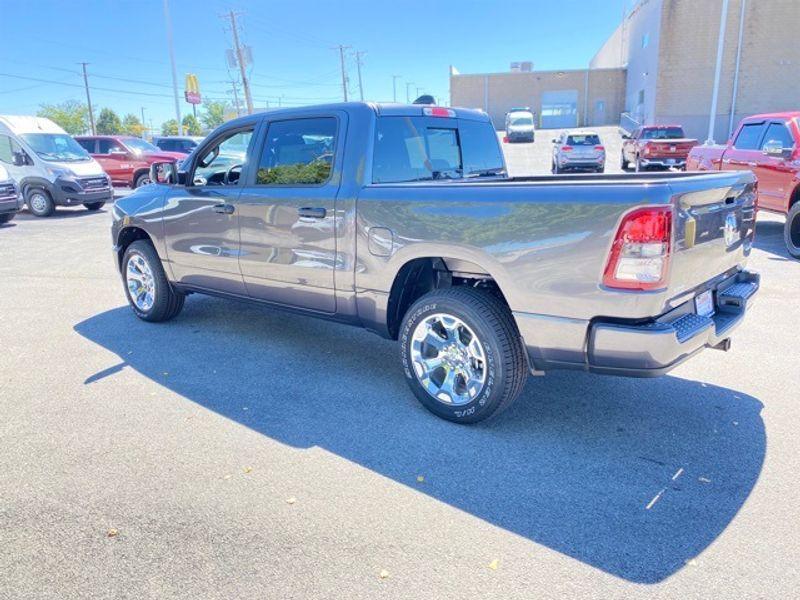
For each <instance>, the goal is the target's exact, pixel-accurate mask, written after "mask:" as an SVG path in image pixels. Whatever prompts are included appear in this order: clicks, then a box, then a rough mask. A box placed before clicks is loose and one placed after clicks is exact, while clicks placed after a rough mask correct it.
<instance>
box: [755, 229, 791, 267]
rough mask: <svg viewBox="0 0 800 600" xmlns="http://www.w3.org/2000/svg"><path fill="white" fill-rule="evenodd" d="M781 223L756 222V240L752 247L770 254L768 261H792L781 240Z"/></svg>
mask: <svg viewBox="0 0 800 600" xmlns="http://www.w3.org/2000/svg"><path fill="white" fill-rule="evenodd" d="M783 227H784V225H783V221H772V220H770V221H766V220H759V221H757V222H756V239H755V241H754V242H753V246H754V247H756V248H758V249H759V250H762V251H764V252H767V253H769V254H772V255H773V256H771V257H769V260H780V261H783V260H785V261H793V260H795V259H794V258H792V257H791V256H790V255H789V251H788V250H787V249H786V242H785V241H784V239H783Z"/></svg>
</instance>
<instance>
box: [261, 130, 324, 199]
mask: <svg viewBox="0 0 800 600" xmlns="http://www.w3.org/2000/svg"><path fill="white" fill-rule="evenodd" d="M335 151H336V119H335V118H334V117H318V118H311V119H289V120H286V121H274V122H272V123H270V124H269V129H268V130H267V139H266V141H265V142H264V148H263V150H262V152H261V158H260V160H259V162H258V170H257V171H256V185H322V184H323V183H325V182H326V181H328V179H330V176H331V172H332V169H333V157H334V153H335Z"/></svg>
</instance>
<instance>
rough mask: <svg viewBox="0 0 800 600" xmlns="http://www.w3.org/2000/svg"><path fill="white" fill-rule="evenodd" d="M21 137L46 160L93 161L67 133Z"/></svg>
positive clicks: (26, 134)
mask: <svg viewBox="0 0 800 600" xmlns="http://www.w3.org/2000/svg"><path fill="white" fill-rule="evenodd" d="M20 137H22V139H23V140H25V142H26V143H27V144H28V145H29V146H30V147H31V148H33V151H34V152H36V154H38V155H39V156H40V157H41V158H43V159H44V160H49V161H54V162H78V161H85V160H91V157H90V156H89V154H88V153H87V152H86V150H84V149H83V148H82V147H81V146H80V144H78V142H76V141H75V140H73V139H72V138H71V137H70V136H68V135H67V134H66V133H23V134H22V135H21V136H20Z"/></svg>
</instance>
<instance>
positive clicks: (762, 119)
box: [686, 111, 800, 258]
mask: <svg viewBox="0 0 800 600" xmlns="http://www.w3.org/2000/svg"><path fill="white" fill-rule="evenodd" d="M686 169H687V170H692V171H739V170H748V171H752V172H753V173H754V174H755V176H756V177H757V178H758V208H759V210H768V211H771V212H775V213H780V214H782V215H786V225H785V227H784V239H785V241H786V248H787V249H788V250H789V254H791V255H792V256H793V257H795V258H800V111H797V112H782V113H770V114H763V115H753V116H752V117H747V118H745V119H742V122H741V123H739V127H738V128H737V130H736V133H734V134H733V137H732V138H731V139H730V140H729V141H728V143H727V144H726V145H724V146H697V147H695V148H693V149H692V151H691V152H690V153H689V158H688V161H687V163H686Z"/></svg>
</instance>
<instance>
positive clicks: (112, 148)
mask: <svg viewBox="0 0 800 600" xmlns="http://www.w3.org/2000/svg"><path fill="white" fill-rule="evenodd" d="M112 152H125V148H123V147H122V144H120V143H119V142H117V141H116V140H109V139H101V140H97V153H98V154H111V153H112Z"/></svg>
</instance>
